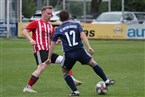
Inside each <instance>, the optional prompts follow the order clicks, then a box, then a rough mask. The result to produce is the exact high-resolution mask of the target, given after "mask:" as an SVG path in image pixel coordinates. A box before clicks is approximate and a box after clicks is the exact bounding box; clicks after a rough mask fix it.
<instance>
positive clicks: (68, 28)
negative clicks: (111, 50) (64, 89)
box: [45, 10, 115, 96]
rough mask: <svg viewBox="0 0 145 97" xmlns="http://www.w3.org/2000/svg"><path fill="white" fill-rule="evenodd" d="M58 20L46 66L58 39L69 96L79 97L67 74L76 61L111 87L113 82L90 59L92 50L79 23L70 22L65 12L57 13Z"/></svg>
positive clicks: (49, 61)
mask: <svg viewBox="0 0 145 97" xmlns="http://www.w3.org/2000/svg"><path fill="white" fill-rule="evenodd" d="M59 17H60V20H61V21H62V24H61V25H60V26H59V27H58V28H56V30H55V32H54V35H53V37H52V42H51V46H50V49H49V54H48V55H49V56H48V59H47V61H46V62H45V63H46V64H50V63H51V58H52V57H53V56H52V54H53V50H54V47H55V44H56V41H57V40H58V38H60V39H61V41H62V46H63V51H64V61H63V64H62V72H63V74H64V80H65V81H66V83H67V85H68V86H69V87H70V88H71V90H72V93H70V94H69V96H79V95H80V93H79V91H78V89H77V87H76V86H75V83H74V81H73V79H72V78H71V76H70V75H69V74H68V72H69V70H71V69H72V67H73V66H74V64H75V63H76V61H79V62H80V63H81V64H87V65H89V66H90V67H92V69H93V70H94V71H95V73H96V74H97V75H98V76H99V77H100V78H102V80H103V81H104V82H105V83H106V85H107V86H109V85H113V84H114V83H115V82H114V80H111V79H109V78H107V77H106V75H105V73H104V72H103V70H102V68H101V67H100V66H99V65H98V64H97V63H96V62H95V60H94V59H93V58H92V56H91V55H92V54H93V53H94V50H93V49H92V48H91V46H90V44H89V41H88V39H87V37H86V35H85V33H84V32H83V29H82V27H81V25H80V24H79V23H76V22H71V21H70V20H69V13H68V12H67V11H66V10H62V11H61V12H60V13H59ZM82 40H83V41H84V43H85V44H86V47H87V49H88V52H89V53H87V51H86V50H85V49H84V46H83V43H82Z"/></svg>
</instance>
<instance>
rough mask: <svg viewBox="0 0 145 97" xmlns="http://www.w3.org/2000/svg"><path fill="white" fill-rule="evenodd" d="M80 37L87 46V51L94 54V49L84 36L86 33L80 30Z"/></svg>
mask: <svg viewBox="0 0 145 97" xmlns="http://www.w3.org/2000/svg"><path fill="white" fill-rule="evenodd" d="M81 39H82V40H83V41H84V43H85V44H86V46H87V48H88V52H89V54H90V55H93V54H94V50H93V49H92V48H91V46H90V44H89V41H88V38H87V37H86V34H85V33H84V32H81Z"/></svg>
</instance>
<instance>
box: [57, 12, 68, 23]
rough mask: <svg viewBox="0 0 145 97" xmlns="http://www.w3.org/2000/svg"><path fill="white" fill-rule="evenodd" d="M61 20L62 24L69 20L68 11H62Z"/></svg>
mask: <svg viewBox="0 0 145 97" xmlns="http://www.w3.org/2000/svg"><path fill="white" fill-rule="evenodd" d="M59 18H60V21H62V22H63V21H67V20H69V12H68V11H67V10H62V11H61V12H60V13H59Z"/></svg>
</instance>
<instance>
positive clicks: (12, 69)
mask: <svg viewBox="0 0 145 97" xmlns="http://www.w3.org/2000/svg"><path fill="white" fill-rule="evenodd" d="M90 44H91V45H92V48H94V51H95V54H94V55H93V57H94V59H95V60H96V61H97V63H98V64H99V65H100V66H101V67H102V68H103V70H104V72H105V73H106V75H107V76H108V77H110V78H112V79H114V80H116V84H115V85H114V86H112V87H110V88H109V91H108V93H107V94H106V95H98V94H96V92H95V84H96V83H97V82H99V81H100V80H101V79H100V78H99V77H98V76H97V75H96V74H95V73H94V72H93V70H92V69H91V68H90V67H89V66H82V65H80V63H77V64H76V65H75V66H74V68H73V74H74V77H75V78H77V79H79V80H81V81H82V82H83V84H82V85H81V86H78V90H79V91H80V97H103V96H104V97H145V94H144V92H145V88H144V87H145V79H144V78H145V69H144V66H145V53H144V51H145V41H117V40H114V41H109V40H108V41H104V40H101V41H100V40H90ZM61 51H62V48H61V45H58V46H57V47H56V48H55V52H56V53H59V54H61V55H62V52H61ZM35 69H36V63H35V59H34V56H33V54H32V47H31V45H30V44H29V42H28V41H27V40H26V39H9V40H6V39H2V38H0V97H68V94H69V93H70V92H71V90H70V89H69V87H68V86H67V85H66V83H65V81H64V80H63V78H62V73H61V68H60V65H58V64H57V65H56V64H51V65H50V66H49V67H48V68H47V69H46V70H45V71H44V72H43V74H42V75H41V76H40V79H39V81H38V82H37V83H36V84H35V85H34V87H33V89H35V90H36V91H38V93H23V92H22V90H23V88H24V86H25V85H26V83H27V81H28V79H29V77H30V75H31V73H32V72H33V71H34V70H35Z"/></svg>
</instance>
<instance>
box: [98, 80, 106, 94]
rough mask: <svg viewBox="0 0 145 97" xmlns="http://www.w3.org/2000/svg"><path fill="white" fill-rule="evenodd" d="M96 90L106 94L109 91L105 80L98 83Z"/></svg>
mask: <svg viewBox="0 0 145 97" xmlns="http://www.w3.org/2000/svg"><path fill="white" fill-rule="evenodd" d="M96 92H97V93H98V94H106V93H107V92H108V87H107V86H106V84H105V82H103V81H100V82H98V83H97V84H96Z"/></svg>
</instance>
